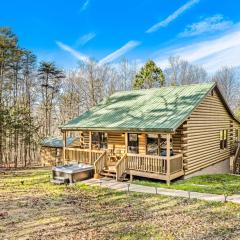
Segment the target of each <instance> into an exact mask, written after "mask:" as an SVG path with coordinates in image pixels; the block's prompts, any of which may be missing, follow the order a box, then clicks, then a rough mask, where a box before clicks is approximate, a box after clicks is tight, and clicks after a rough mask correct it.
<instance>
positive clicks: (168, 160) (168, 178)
mask: <svg viewBox="0 0 240 240" xmlns="http://www.w3.org/2000/svg"><path fill="white" fill-rule="evenodd" d="M170 141H171V135H170V134H169V133H168V134H167V149H166V150H167V154H166V157H167V176H166V177H167V184H168V185H169V184H170V180H171V171H170V164H171V163H170V148H171V142H170Z"/></svg>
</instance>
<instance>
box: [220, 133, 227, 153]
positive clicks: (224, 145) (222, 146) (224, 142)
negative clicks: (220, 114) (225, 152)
mask: <svg viewBox="0 0 240 240" xmlns="http://www.w3.org/2000/svg"><path fill="white" fill-rule="evenodd" d="M227 137H228V130H220V149H226V148H227Z"/></svg>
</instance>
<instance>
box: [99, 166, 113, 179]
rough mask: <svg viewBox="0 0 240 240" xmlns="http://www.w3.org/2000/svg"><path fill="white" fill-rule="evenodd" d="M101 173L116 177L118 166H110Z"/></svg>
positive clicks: (105, 175)
mask: <svg viewBox="0 0 240 240" xmlns="http://www.w3.org/2000/svg"><path fill="white" fill-rule="evenodd" d="M100 175H101V176H104V177H112V178H116V166H108V167H107V168H105V169H103V171H101V173H100Z"/></svg>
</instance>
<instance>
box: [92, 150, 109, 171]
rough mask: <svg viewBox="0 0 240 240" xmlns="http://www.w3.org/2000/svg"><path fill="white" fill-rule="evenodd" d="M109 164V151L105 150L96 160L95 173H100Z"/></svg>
mask: <svg viewBox="0 0 240 240" xmlns="http://www.w3.org/2000/svg"><path fill="white" fill-rule="evenodd" d="M106 164H107V152H106V151H104V152H103V153H102V154H101V155H100V156H99V157H98V159H97V160H96V161H95V162H94V169H95V174H100V173H101V172H102V170H103V169H104V168H105V167H106Z"/></svg>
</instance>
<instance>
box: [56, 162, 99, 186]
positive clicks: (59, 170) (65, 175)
mask: <svg viewBox="0 0 240 240" xmlns="http://www.w3.org/2000/svg"><path fill="white" fill-rule="evenodd" d="M52 173H53V182H54V183H59V184H60V183H75V182H78V181H82V180H85V179H89V178H92V177H93V174H94V168H93V166H92V165H88V164H83V163H80V164H68V165H63V166H57V167H53V168H52Z"/></svg>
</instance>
